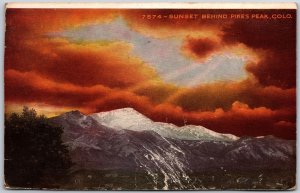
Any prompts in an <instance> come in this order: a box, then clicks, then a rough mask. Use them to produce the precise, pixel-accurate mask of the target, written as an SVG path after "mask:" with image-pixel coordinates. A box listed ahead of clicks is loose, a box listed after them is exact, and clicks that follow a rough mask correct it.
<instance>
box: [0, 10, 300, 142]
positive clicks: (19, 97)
mask: <svg viewBox="0 0 300 193" xmlns="http://www.w3.org/2000/svg"><path fill="white" fill-rule="evenodd" d="M198 11H199V10H115V11H111V10H47V9H41V10H31V9H27V10H22V9H18V10H17V9H9V10H7V21H6V22H7V29H6V49H5V104H6V105H7V106H8V107H7V109H9V111H11V108H9V106H10V107H12V106H13V105H18V106H20V105H26V104H34V105H36V106H37V107H40V110H41V111H42V109H44V110H45V111H42V112H48V111H46V109H47V108H48V109H50V110H51V111H52V110H53V111H57V112H63V111H66V110H69V109H79V110H81V111H83V112H85V113H93V112H99V111H106V110H112V109H116V108H123V107H133V108H135V109H136V110H138V111H140V112H141V113H143V114H145V115H147V116H148V117H150V118H151V119H153V120H155V121H167V122H171V123H174V124H177V125H183V124H184V123H186V122H187V124H196V125H203V126H205V127H207V128H209V129H212V130H215V131H218V132H223V133H233V134H236V135H240V136H243V135H252V136H258V135H268V134H273V135H276V136H279V137H283V138H288V139H294V138H295V129H296V125H295V122H296V108H295V106H296V88H295V80H296V78H295V76H296V73H295V29H294V28H295V25H294V22H295V21H294V20H289V21H288V22H280V21H275V23H270V21H257V20H251V21H250V20H249V21H245V20H241V21H229V20H226V21H224V20H184V19H183V20H167V21H166V20H148V19H143V15H145V14H146V15H147V14H152V13H155V14H168V15H169V14H179V13H181V14H185V13H194V14H199V12H198ZM222 11H224V13H226V10H222ZM243 11H244V10H243ZM217 12H218V11H216V13H217ZM230 12H237V13H239V11H238V10H235V11H233V10H230ZM249 12H251V10H249ZM201 13H202V14H205V13H207V14H208V13H211V10H202V12H201ZM118 16H122V17H124V18H125V20H126V22H128V24H129V25H130V26H131V27H132V30H135V31H138V32H141V33H144V34H147V35H151V36H154V37H156V38H165V37H173V38H174V37H176V38H177V37H178V38H179V39H181V40H186V41H183V43H184V44H183V50H184V52H185V54H186V56H187V57H194V58H197V59H203V58H207V57H209V56H210V55H212V54H216V52H218V51H219V49H221V48H220V46H218V45H216V44H217V43H218V42H222V49H223V48H224V49H227V48H232V49H230V51H232V52H236V53H237V54H242V55H247V54H249V53H250V55H251V57H252V55H253V56H254V55H255V56H257V58H255V60H254V61H252V62H251V63H249V64H247V66H246V70H247V71H248V73H249V77H248V79H247V80H244V81H240V82H218V83H212V84H203V85H199V86H197V87H194V88H184V87H178V86H174V85H172V84H167V83H165V82H163V81H162V80H161V79H160V78H159V77H158V75H157V73H156V72H155V71H154V70H153V69H152V68H151V67H149V66H148V65H146V64H145V63H144V62H143V61H142V60H141V59H140V58H138V57H135V56H133V55H132V54H131V49H132V46H131V45H130V44H127V43H124V42H116V41H114V42H94V43H93V42H69V41H67V40H65V39H57V38H50V37H48V36H47V34H48V33H49V32H55V31H60V30H64V29H67V28H72V27H78V26H80V25H86V24H90V23H99V22H100V23H105V22H109V21H111V20H112V19H113V18H115V17H118ZM272 22H273V21H272ZM262 26H263V28H262ZM253 29H255V30H253ZM240 48H241V49H240ZM245 53H246V54H245ZM47 114H49V112H48V113H47ZM52 114H53V113H52Z"/></svg>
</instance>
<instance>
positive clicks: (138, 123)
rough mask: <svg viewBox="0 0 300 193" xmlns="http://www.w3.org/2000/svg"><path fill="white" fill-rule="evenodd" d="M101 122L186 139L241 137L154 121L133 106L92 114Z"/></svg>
mask: <svg viewBox="0 0 300 193" xmlns="http://www.w3.org/2000/svg"><path fill="white" fill-rule="evenodd" d="M91 117H92V118H94V119H95V120H96V121H97V122H98V123H99V124H101V125H104V126H107V127H110V128H114V129H117V130H120V129H127V130H133V131H144V130H149V131H155V132H156V133H158V134H159V135H161V136H163V137H168V138H174V139H184V140H199V139H200V140H218V141H233V140H237V139H239V138H238V137H236V136H234V135H231V134H221V133H217V132H214V131H211V130H209V129H207V128H205V127H202V126H196V125H186V126H183V127H178V126H176V125H174V124H171V123H162V122H154V121H152V120H151V119H149V118H147V117H146V116H144V115H143V114H141V113H139V112H138V111H136V110H135V109H133V108H122V109H116V110H112V111H108V112H100V113H95V114H92V115H91Z"/></svg>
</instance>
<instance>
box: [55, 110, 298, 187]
mask: <svg viewBox="0 0 300 193" xmlns="http://www.w3.org/2000/svg"><path fill="white" fill-rule="evenodd" d="M50 120H51V121H52V122H53V123H55V124H58V125H62V126H63V127H64V134H63V140H64V142H65V144H67V145H68V146H69V147H70V150H71V157H72V161H73V162H74V163H75V165H74V167H73V172H72V179H71V181H72V182H74V181H76V182H78V181H80V183H79V184H77V185H78V188H82V187H84V188H86V187H88V188H96V189H122V190H125V189H128V190H132V189H143V190H144V189H148V190H152V189H165V190H167V189H169V190H175V189H184V190H186V189H193V190H194V189H232V188H240V189H249V188H250V189H253V188H256V189H278V188H279V189H288V188H291V187H293V186H294V185H295V166H296V156H295V148H296V146H295V141H289V140H283V139H279V138H276V137H273V136H263V137H259V138H255V137H242V138H237V137H235V136H233V135H224V134H219V133H216V132H213V131H210V130H208V129H206V128H204V127H201V126H193V125H188V126H183V127H177V126H175V125H173V124H169V123H159V122H154V121H152V120H150V119H148V118H147V117H145V116H144V115H142V114H140V113H139V112H137V111H135V110H134V109H131V108H125V109H117V110H113V111H109V112H101V113H96V114H92V115H84V114H82V113H81V112H79V111H71V112H68V113H64V114H62V115H60V116H57V117H54V118H51V119H50ZM193 135H195V136H194V137H193ZM72 187H76V184H75V185H74V184H73V185H72Z"/></svg>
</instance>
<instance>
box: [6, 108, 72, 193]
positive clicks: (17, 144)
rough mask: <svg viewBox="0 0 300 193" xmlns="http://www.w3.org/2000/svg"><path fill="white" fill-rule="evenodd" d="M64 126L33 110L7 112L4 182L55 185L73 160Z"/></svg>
mask: <svg viewBox="0 0 300 193" xmlns="http://www.w3.org/2000/svg"><path fill="white" fill-rule="evenodd" d="M62 133H63V128H62V127H60V126H56V125H53V124H51V123H50V122H49V121H48V119H47V118H46V117H45V116H44V115H40V116H38V115H37V113H36V111H35V110H34V109H29V108H28V107H24V108H23V112H22V113H21V114H17V113H12V114H10V115H5V162H4V164H5V165H4V167H5V171H4V173H5V181H6V183H7V186H11V187H31V188H39V187H54V186H55V184H56V185H57V184H58V182H59V180H60V179H61V178H62V177H64V176H65V175H66V174H67V173H68V169H69V168H70V167H71V161H70V160H71V159H70V156H69V151H68V149H67V146H65V145H64V144H63V143H62V140H61V136H62Z"/></svg>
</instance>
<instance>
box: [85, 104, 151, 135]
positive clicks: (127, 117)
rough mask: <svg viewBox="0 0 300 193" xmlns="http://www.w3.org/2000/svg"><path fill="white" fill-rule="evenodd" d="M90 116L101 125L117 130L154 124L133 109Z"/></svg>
mask: <svg viewBox="0 0 300 193" xmlns="http://www.w3.org/2000/svg"><path fill="white" fill-rule="evenodd" d="M90 116H91V117H92V118H94V119H95V120H96V121H98V122H99V123H100V124H102V125H105V126H108V127H111V128H115V129H128V128H130V127H131V126H135V125H139V124H141V123H143V124H151V123H152V121H151V120H150V119H149V118H147V117H146V116H144V115H142V114H141V113H139V112H137V111H136V110H135V109H133V108H122V109H116V110H112V111H107V112H100V113H94V114H92V115H90ZM141 130H143V129H141Z"/></svg>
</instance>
